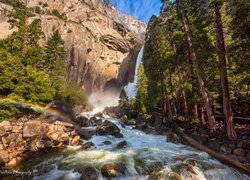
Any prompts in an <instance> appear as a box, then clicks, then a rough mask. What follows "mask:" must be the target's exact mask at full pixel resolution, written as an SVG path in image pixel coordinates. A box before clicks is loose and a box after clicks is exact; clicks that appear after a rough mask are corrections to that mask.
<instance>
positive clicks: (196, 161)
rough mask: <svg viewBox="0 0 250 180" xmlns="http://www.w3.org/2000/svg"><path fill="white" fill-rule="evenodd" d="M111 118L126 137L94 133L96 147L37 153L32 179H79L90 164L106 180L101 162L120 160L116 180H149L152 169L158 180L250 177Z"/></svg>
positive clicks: (198, 152)
mask: <svg viewBox="0 0 250 180" xmlns="http://www.w3.org/2000/svg"><path fill="white" fill-rule="evenodd" d="M107 119H108V118H107ZM108 120H110V121H112V122H114V123H116V124H117V125H118V126H119V128H120V129H121V133H122V134H123V135H124V138H122V139H119V138H114V137H112V136H93V138H92V139H90V140H89V141H91V142H93V143H94V144H95V146H96V148H95V149H94V150H81V149H80V146H79V147H78V148H72V147H68V149H66V150H64V151H63V152H57V153H55V154H52V155H47V156H46V155H45V157H40V156H38V157H37V159H40V161H39V162H35V160H33V159H32V161H31V163H33V164H31V165H29V168H30V167H31V168H32V169H28V170H29V171H30V172H32V173H31V174H32V176H31V177H30V178H33V179H46V180H47V179H50V180H54V179H67V180H68V179H70V180H71V179H75V180H78V179H79V178H80V176H81V173H80V172H81V171H82V170H83V169H84V168H85V167H89V166H91V167H95V168H96V169H97V170H98V176H99V179H100V180H102V179H105V178H104V177H102V175H101V172H100V171H99V170H100V168H101V167H102V165H104V164H106V163H113V162H119V163H123V164H124V165H125V166H126V168H127V171H126V174H125V175H124V176H121V177H118V178H115V179H117V180H146V179H147V178H148V177H149V175H150V174H151V173H152V172H153V171H157V172H158V174H160V176H159V178H157V179H162V180H165V179H166V180H167V179H171V178H173V177H174V176H179V177H180V178H181V179H183V180H238V179H239V180H250V178H249V177H248V176H246V175H243V174H241V173H240V172H238V171H236V170H235V169H232V168H229V167H228V166H226V165H223V164H221V163H220V162H218V161H216V160H214V159H212V158H211V157H210V156H209V155H208V154H206V153H204V152H201V151H198V150H196V149H194V148H191V147H189V146H186V145H176V144H173V143H170V142H166V138H165V137H164V136H161V135H150V134H145V133H144V132H141V131H138V130H133V129H132V128H131V127H126V128H122V127H121V126H120V125H119V124H118V121H119V120H117V119H108ZM106 140H108V141H111V142H112V144H111V145H104V144H103V141H106ZM123 140H126V141H127V142H128V146H127V147H125V148H123V149H116V148H115V147H116V145H117V144H118V143H119V142H120V141H123ZM34 159H35V158H34ZM26 164H27V163H26ZM157 167H158V169H157ZM26 171H27V169H26ZM30 178H28V179H30ZM148 180H150V179H148Z"/></svg>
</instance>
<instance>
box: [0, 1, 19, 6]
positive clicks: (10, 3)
mask: <svg viewBox="0 0 250 180" xmlns="http://www.w3.org/2000/svg"><path fill="white" fill-rule="evenodd" d="M0 2H1V3H4V4H7V5H10V6H13V7H24V4H23V2H22V1H20V0H0Z"/></svg>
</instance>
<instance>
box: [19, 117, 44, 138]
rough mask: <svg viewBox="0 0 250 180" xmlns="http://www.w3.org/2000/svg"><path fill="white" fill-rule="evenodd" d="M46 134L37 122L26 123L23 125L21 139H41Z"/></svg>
mask: <svg viewBox="0 0 250 180" xmlns="http://www.w3.org/2000/svg"><path fill="white" fill-rule="evenodd" d="M44 134H46V127H45V126H44V125H43V124H42V122H41V121H39V120H33V121H27V122H26V123H24V125H23V138H35V137H42V136H44Z"/></svg>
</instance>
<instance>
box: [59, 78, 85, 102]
mask: <svg viewBox="0 0 250 180" xmlns="http://www.w3.org/2000/svg"><path fill="white" fill-rule="evenodd" d="M58 96H59V98H60V99H64V100H65V101H66V102H67V103H68V104H69V105H70V106H71V107H73V106H75V105H86V104H87V96H86V93H85V91H84V90H83V89H81V88H78V87H77V83H76V82H75V81H70V82H69V83H67V84H66V85H64V86H63V87H62V88H61V90H60V91H59V95H58Z"/></svg>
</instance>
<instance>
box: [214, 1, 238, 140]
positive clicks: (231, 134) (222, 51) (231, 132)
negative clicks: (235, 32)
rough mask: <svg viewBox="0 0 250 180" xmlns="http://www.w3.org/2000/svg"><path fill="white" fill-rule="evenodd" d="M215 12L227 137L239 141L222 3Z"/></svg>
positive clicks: (217, 3)
mask: <svg viewBox="0 0 250 180" xmlns="http://www.w3.org/2000/svg"><path fill="white" fill-rule="evenodd" d="M213 6H214V11H215V18H214V19H215V26H216V39H217V49H218V57H219V69H220V78H221V87H222V97H223V111H224V118H225V125H226V130H227V135H228V138H229V139H232V140H235V139H237V135H236V132H235V129H234V125H233V115H232V109H231V103H230V97H229V89H228V79H227V63H226V48H225V39H224V33H223V24H222V18H221V6H222V2H220V1H215V2H214V3H213Z"/></svg>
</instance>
